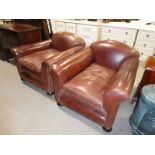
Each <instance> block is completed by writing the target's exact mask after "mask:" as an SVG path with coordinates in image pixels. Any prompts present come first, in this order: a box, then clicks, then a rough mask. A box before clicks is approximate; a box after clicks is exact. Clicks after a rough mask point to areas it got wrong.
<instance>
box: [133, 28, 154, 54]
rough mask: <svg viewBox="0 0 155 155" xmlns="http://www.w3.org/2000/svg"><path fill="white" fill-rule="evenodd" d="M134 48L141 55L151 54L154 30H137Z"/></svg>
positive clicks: (152, 52)
mask: <svg viewBox="0 0 155 155" xmlns="http://www.w3.org/2000/svg"><path fill="white" fill-rule="evenodd" d="M135 48H136V49H137V50H139V51H140V54H141V56H151V55H153V54H154V51H155V31H146V30H139V32H138V35H137V39H136V43H135Z"/></svg>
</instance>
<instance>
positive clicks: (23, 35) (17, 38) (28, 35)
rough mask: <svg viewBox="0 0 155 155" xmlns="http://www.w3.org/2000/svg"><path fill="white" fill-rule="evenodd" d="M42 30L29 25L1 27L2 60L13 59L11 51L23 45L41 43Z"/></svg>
mask: <svg viewBox="0 0 155 155" xmlns="http://www.w3.org/2000/svg"><path fill="white" fill-rule="evenodd" d="M41 40H42V38H41V32H40V28H39V27H36V26H32V25H28V24H17V23H15V24H5V25H0V58H1V59H2V60H7V61H9V59H10V58H13V56H12V54H11V52H10V49H11V48H12V47H16V46H20V45H23V44H30V43H33V42H38V41H41Z"/></svg>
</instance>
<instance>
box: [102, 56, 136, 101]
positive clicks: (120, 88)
mask: <svg viewBox="0 0 155 155" xmlns="http://www.w3.org/2000/svg"><path fill="white" fill-rule="evenodd" d="M138 64H139V60H138V58H129V59H127V60H125V61H124V62H123V64H122V65H121V67H120V69H119V71H118V72H117V73H116V74H115V76H114V78H113V79H112V81H111V83H110V85H109V86H108V88H107V90H106V92H105V94H104V97H108V96H109V97H110V96H111V94H113V95H114V97H115V99H117V100H118V101H124V100H127V99H128V97H129V96H130V93H131V91H132V88H133V84H134V81H135V77H136V72H137V69H138ZM110 98H111V97H110Z"/></svg>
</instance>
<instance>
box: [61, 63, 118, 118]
mask: <svg viewBox="0 0 155 155" xmlns="http://www.w3.org/2000/svg"><path fill="white" fill-rule="evenodd" d="M114 74H115V71H114V70H112V69H109V68H107V67H104V66H101V65H98V64H95V63H93V64H91V65H90V66H89V67H88V68H86V69H85V70H84V71H82V72H81V73H79V74H78V75H77V76H75V77H74V78H73V79H71V80H70V81H69V82H67V83H66V84H64V85H63V89H62V91H61V96H65V97H69V98H71V99H72V100H74V101H75V102H77V103H79V104H83V105H84V106H86V107H88V108H90V109H91V110H93V111H95V112H97V113H99V114H101V115H103V116H105V115H106V113H105V111H104V108H103V95H104V91H105V89H106V88H107V86H108V84H109V82H110V80H111V78H112V77H113V75H114Z"/></svg>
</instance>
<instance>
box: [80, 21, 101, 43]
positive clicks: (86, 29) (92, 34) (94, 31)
mask: <svg viewBox="0 0 155 155" xmlns="http://www.w3.org/2000/svg"><path fill="white" fill-rule="evenodd" d="M98 31H99V26H98V25H87V24H77V35H78V36H80V37H82V38H83V39H84V40H85V41H86V45H87V46H89V45H90V44H91V43H92V42H94V41H97V40H98Z"/></svg>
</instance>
